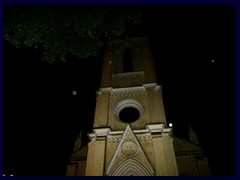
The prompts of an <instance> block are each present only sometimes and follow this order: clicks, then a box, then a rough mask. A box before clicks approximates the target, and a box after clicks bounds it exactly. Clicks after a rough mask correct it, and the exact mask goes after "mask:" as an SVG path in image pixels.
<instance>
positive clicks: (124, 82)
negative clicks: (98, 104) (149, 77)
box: [112, 71, 145, 87]
mask: <svg viewBox="0 0 240 180" xmlns="http://www.w3.org/2000/svg"><path fill="white" fill-rule="evenodd" d="M144 82H145V75H144V72H143V71H140V72H129V73H118V74H112V86H114V87H126V86H128V87H129V86H137V85H142V84H143V83H144Z"/></svg>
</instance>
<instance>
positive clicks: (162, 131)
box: [88, 124, 172, 139]
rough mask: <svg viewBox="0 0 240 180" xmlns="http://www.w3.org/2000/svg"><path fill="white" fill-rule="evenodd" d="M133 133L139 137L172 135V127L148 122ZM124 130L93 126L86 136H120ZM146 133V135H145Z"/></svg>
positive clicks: (94, 137)
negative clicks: (144, 127)
mask: <svg viewBox="0 0 240 180" xmlns="http://www.w3.org/2000/svg"><path fill="white" fill-rule="evenodd" d="M133 132H134V134H136V136H137V137H138V138H139V139H141V137H140V136H149V135H150V136H153V135H154V136H155V135H156V134H158V135H159V136H172V128H165V124H148V125H146V129H138V130H133ZM123 133H124V131H111V129H110V128H94V129H93V132H92V133H89V134H88V136H89V138H90V139H96V138H103V137H109V138H111V137H114V136H122V135H123ZM146 134H148V135H146Z"/></svg>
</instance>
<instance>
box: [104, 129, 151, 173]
mask: <svg viewBox="0 0 240 180" xmlns="http://www.w3.org/2000/svg"><path fill="white" fill-rule="evenodd" d="M154 172H155V171H154V169H153V167H152V165H151V163H150V162H149V160H148V158H147V156H146V154H145V153H144V151H143V149H142V147H141V145H140V143H139V142H138V140H137V138H136V136H135V134H134V133H133V131H132V129H131V127H130V126H129V125H127V127H126V129H125V131H124V133H123V136H122V139H121V141H120V143H119V145H118V148H117V150H116V152H115V154H114V156H113V159H112V161H111V163H110V165H109V167H108V169H107V171H106V175H108V176H130V175H133V176H152V175H154Z"/></svg>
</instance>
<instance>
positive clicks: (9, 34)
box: [3, 5, 141, 63]
mask: <svg viewBox="0 0 240 180" xmlns="http://www.w3.org/2000/svg"><path fill="white" fill-rule="evenodd" d="M140 22H141V13H140V8H139V7H138V6H136V5H128V6H126V5H125V6H123V5H5V6H4V26H3V27H4V39H5V40H7V41H8V42H10V43H11V44H13V45H15V46H16V47H22V46H31V47H34V48H38V47H39V46H40V47H43V49H44V54H43V60H46V61H47V62H49V63H52V62H54V61H55V59H56V58H60V59H61V60H63V61H65V56H66V55H67V54H68V53H70V54H72V55H77V56H78V57H79V58H87V57H90V56H96V55H97V53H98V52H99V48H100V47H102V46H103V45H104V42H105V41H106V40H109V39H111V38H112V37H118V36H123V35H124V33H125V31H126V26H127V25H128V24H129V23H130V24H132V25H137V24H140Z"/></svg>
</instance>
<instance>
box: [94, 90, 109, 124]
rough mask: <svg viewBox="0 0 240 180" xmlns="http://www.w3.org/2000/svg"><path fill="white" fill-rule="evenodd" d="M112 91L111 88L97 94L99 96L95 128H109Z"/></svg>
mask: <svg viewBox="0 0 240 180" xmlns="http://www.w3.org/2000/svg"><path fill="white" fill-rule="evenodd" d="M110 91H111V88H102V89H100V91H99V92H97V94H98V96H97V101H96V109H95V116H94V125H93V127H94V128H98V127H107V122H108V108H109V94H110Z"/></svg>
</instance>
